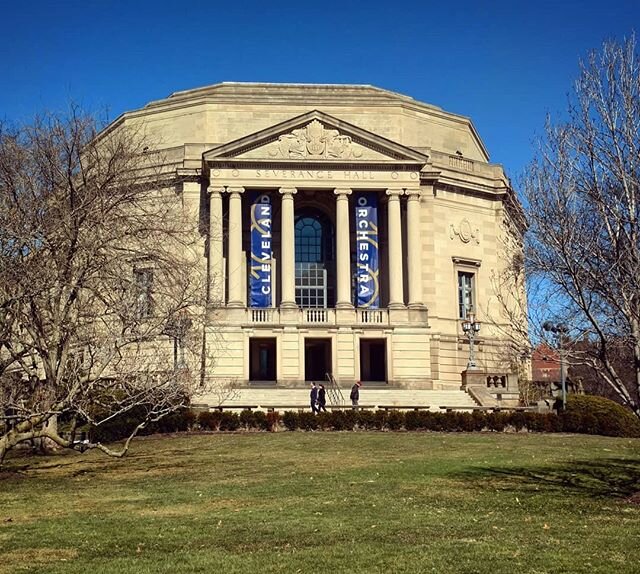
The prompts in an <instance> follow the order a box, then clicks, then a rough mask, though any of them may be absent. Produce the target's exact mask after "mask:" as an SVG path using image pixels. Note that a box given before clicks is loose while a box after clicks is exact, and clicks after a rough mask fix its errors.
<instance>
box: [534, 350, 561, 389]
mask: <svg viewBox="0 0 640 574" xmlns="http://www.w3.org/2000/svg"><path fill="white" fill-rule="evenodd" d="M531 375H532V378H533V380H534V381H546V382H556V381H560V355H559V354H558V351H557V350H556V349H553V348H552V347H549V345H546V344H544V343H543V344H541V345H538V346H537V347H536V348H535V349H534V350H533V353H532V355H531Z"/></svg>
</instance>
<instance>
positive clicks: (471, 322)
mask: <svg viewBox="0 0 640 574" xmlns="http://www.w3.org/2000/svg"><path fill="white" fill-rule="evenodd" d="M480 325H481V323H480V321H476V314H475V313H474V312H473V310H471V311H469V312H468V313H467V316H466V317H465V319H464V321H462V330H463V331H464V334H465V335H466V336H467V338H468V339H469V361H468V362H467V369H475V368H476V355H475V348H474V341H475V338H476V335H477V333H478V332H479V331H480Z"/></svg>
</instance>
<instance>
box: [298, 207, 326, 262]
mask: <svg viewBox="0 0 640 574" xmlns="http://www.w3.org/2000/svg"><path fill="white" fill-rule="evenodd" d="M323 247H324V245H323V229H322V223H320V221H319V219H318V218H316V217H313V216H305V217H299V218H298V220H297V221H296V261H298V262H300V263H323V262H324V253H323V252H324V249H323Z"/></svg>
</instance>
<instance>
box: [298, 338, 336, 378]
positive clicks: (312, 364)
mask: <svg viewBox="0 0 640 574" xmlns="http://www.w3.org/2000/svg"><path fill="white" fill-rule="evenodd" d="M330 372H331V339H305V340H304V379H305V381H324V380H325V375H326V374H327V373H330Z"/></svg>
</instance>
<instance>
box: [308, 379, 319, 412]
mask: <svg viewBox="0 0 640 574" xmlns="http://www.w3.org/2000/svg"><path fill="white" fill-rule="evenodd" d="M310 400H311V412H312V413H313V414H316V413H318V412H319V411H318V387H316V384H315V383H311V395H310Z"/></svg>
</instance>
